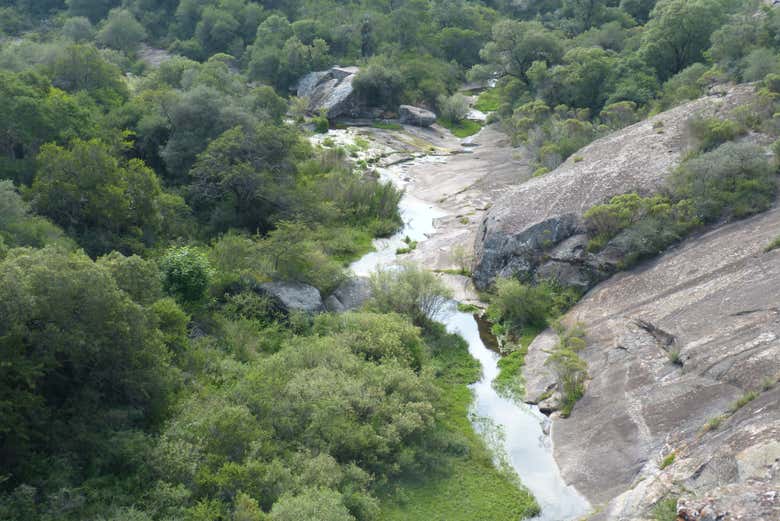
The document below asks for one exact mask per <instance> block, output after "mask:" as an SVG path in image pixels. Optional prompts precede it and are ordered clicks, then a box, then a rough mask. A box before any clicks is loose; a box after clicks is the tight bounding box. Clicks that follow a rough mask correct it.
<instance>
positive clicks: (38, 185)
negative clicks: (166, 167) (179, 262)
mask: <svg viewBox="0 0 780 521" xmlns="http://www.w3.org/2000/svg"><path fill="white" fill-rule="evenodd" d="M37 163H38V173H37V174H36V176H35V180H34V181H33V185H32V187H31V189H30V192H29V193H30V196H31V198H32V205H33V208H35V209H36V210H37V211H38V212H39V213H40V214H42V215H45V216H47V217H49V218H50V219H51V220H52V221H54V222H55V223H57V224H58V225H60V226H61V227H62V228H63V229H65V230H66V231H67V232H68V234H69V235H71V236H72V237H74V238H75V239H76V240H77V241H78V242H79V244H81V245H82V246H83V247H84V248H85V249H86V250H87V251H88V252H89V253H90V254H93V255H98V254H102V253H105V252H107V251H110V250H111V249H118V250H121V251H124V252H138V251H142V250H143V249H144V247H145V246H148V245H150V243H151V242H153V241H154V240H155V239H156V238H157V237H159V236H160V235H161V234H163V233H164V223H163V222H162V215H161V212H160V206H161V205H160V203H161V197H162V195H163V193H162V189H161V187H160V183H159V181H158V179H157V176H156V175H155V173H154V171H152V170H151V169H150V168H148V167H147V166H146V165H145V164H144V163H143V162H142V161H140V160H138V159H131V160H130V161H125V160H122V159H119V158H117V157H116V156H115V155H114V154H113V151H112V150H111V148H110V147H109V146H108V145H105V144H103V143H102V142H100V141H98V140H90V141H81V140H79V139H76V140H74V141H73V142H72V144H71V146H70V147H69V148H67V149H66V148H63V147H60V146H57V145H54V144H48V145H44V146H43V147H41V151H40V154H38V161H37Z"/></svg>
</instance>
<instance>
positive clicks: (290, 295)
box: [259, 281, 324, 313]
mask: <svg viewBox="0 0 780 521" xmlns="http://www.w3.org/2000/svg"><path fill="white" fill-rule="evenodd" d="M259 289H260V290H261V291H263V292H265V293H267V294H269V295H271V296H272V297H274V298H275V299H277V300H278V301H279V302H280V303H281V304H282V305H283V306H284V308H285V309H286V310H287V311H304V312H306V313H319V312H321V311H323V309H324V306H323V304H322V296H321V295H320V290H318V289H317V288H315V287H314V286H309V285H308V284H303V283H301V282H281V281H280V282H264V283H263V284H260V285H259Z"/></svg>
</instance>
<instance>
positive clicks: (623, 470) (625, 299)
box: [524, 207, 780, 521]
mask: <svg viewBox="0 0 780 521" xmlns="http://www.w3.org/2000/svg"><path fill="white" fill-rule="evenodd" d="M778 234H780V208H778V207H775V208H774V209H772V210H770V211H768V212H766V213H764V214H761V215H758V216H755V217H752V218H750V219H747V220H744V221H739V222H734V223H731V224H728V225H726V226H723V227H721V228H718V229H715V230H713V231H711V232H709V233H706V234H704V235H703V236H701V237H694V238H691V239H689V240H687V241H685V242H684V243H682V244H681V245H680V246H678V247H676V248H674V249H673V250H671V251H669V252H668V253H666V254H665V255H663V256H661V257H659V258H657V259H655V260H653V261H650V262H647V263H645V264H643V265H641V266H639V267H638V268H636V269H634V270H632V271H630V272H625V273H620V274H618V275H616V276H614V277H612V278H611V279H610V280H608V281H606V282H603V283H601V284H600V285H599V286H597V287H596V288H595V289H593V290H591V292H590V293H589V294H588V295H586V297H585V298H584V299H583V300H582V301H580V303H578V304H577V305H576V306H575V307H574V308H573V309H572V310H571V311H569V313H567V315H566V316H565V317H564V323H566V324H568V325H572V324H573V323H575V322H582V323H584V325H585V327H586V330H587V337H586V341H587V347H586V349H585V350H583V351H582V352H581V356H582V357H583V359H584V360H585V361H586V362H587V364H588V372H589V375H590V378H591V380H590V381H589V383H588V386H587V390H586V392H585V396H584V397H583V398H582V399H581V400H580V401H579V402H577V404H576V405H575V407H574V410H573V412H572V415H571V416H570V417H569V418H568V419H555V420H554V425H553V429H552V436H553V443H554V447H555V456H556V459H557V461H558V464H559V466H560V468H561V472H562V474H563V477H564V478H565V479H566V480H567V482H569V483H571V484H572V485H574V486H575V487H576V488H577V489H578V490H579V491H580V492H581V493H583V494H584V495H585V496H586V497H587V498H588V499H589V500H590V502H591V503H592V504H594V505H602V508H601V509H600V511H599V513H598V514H596V515H595V517H594V518H593V519H594V520H598V519H603V520H620V521H629V520H640V519H642V520H645V519H650V518H652V515H651V513H650V512H651V510H652V507H653V505H654V504H655V503H656V502H657V501H658V500H660V499H663V498H665V497H682V498H684V499H686V500H687V501H688V505H689V506H691V508H692V509H693V510H697V509H699V508H700V507H702V506H703V505H704V506H706V505H709V506H708V508H711V509H712V511H713V512H715V513H716V514H717V515H721V514H722V515H723V516H725V517H717V516H716V519H719V520H722V519H735V520H736V519H751V520H766V521H769V520H776V519H780V515H778V511H779V509H780V497H778V494H777V491H778V490H780V459H779V458H780V443H779V442H778V440H780V406H778V403H780V385H778V384H775V386H774V387H772V388H771V389H770V390H762V389H763V388H762V386H763V385H764V384H763V382H765V381H772V380H773V379H776V378H777V377H778V376H780V295H778V288H780V250H774V251H771V252H765V251H764V248H765V247H766V245H767V244H769V243H770V242H771V241H772V240H773V239H774V238H776V237H777V236H778ZM574 250H576V248H574V249H573V250H572V251H574ZM553 341H554V334H553V333H552V332H550V331H548V332H545V333H544V334H542V335H540V336H539V337H537V339H536V340H535V341H534V342H533V343H532V344H531V346H530V347H529V353H528V356H527V357H526V367H525V369H524V372H525V376H526V382H527V384H526V389H527V393H528V398H529V400H533V399H534V398H535V397H536V399H538V397H539V396H540V395H541V394H543V393H544V392H545V391H546V390H547V389H548V387H549V386H550V385H551V384H553V383H554V379H553V377H552V375H551V374H549V373H548V372H546V368H545V367H544V365H543V364H544V361H545V359H546V357H547V354H546V353H545V350H547V349H549V346H550V344H551V342H553ZM671 348H674V349H679V350H680V357H681V359H682V362H683V365H682V367H680V366H678V365H674V364H672V363H671V362H670V360H669V355H668V351H669V349H671ZM753 390H755V391H758V392H759V393H760V394H759V395H758V397H757V398H756V399H755V400H753V401H750V402H749V403H747V404H746V405H744V406H743V407H742V408H740V409H739V410H738V411H736V412H735V413H734V414H729V412H728V411H729V408H730V406H731V404H733V403H734V402H735V401H736V400H737V399H739V398H740V397H741V396H743V395H744V394H745V393H747V392H748V391H753ZM534 395H536V396H535V397H534ZM724 414H725V415H726V417H725V419H723V420H722V422H721V424H720V426H719V427H718V428H717V429H713V430H710V431H708V432H702V427H703V426H704V425H705V424H706V423H707V422H708V421H709V420H710V419H712V418H714V417H716V416H719V415H724ZM671 451H675V454H676V458H675V460H674V462H673V463H672V464H671V465H669V466H668V467H666V468H665V469H663V470H660V469H659V463H660V461H661V460H662V459H663V457H664V456H665V455H667V454H669V453H670V452H671ZM772 491H774V495H773V494H772V493H771V492H772ZM707 498H710V499H712V501H710V500H708V499H707ZM713 498H714V499H713ZM705 504H706V505H705ZM698 512H699V514H701V510H698ZM724 512H727V514H724ZM705 513H706V511H705ZM738 513H739V515H737V514H738ZM692 519H696V521H702V520H703V519H706V518H701V517H700V518H692Z"/></svg>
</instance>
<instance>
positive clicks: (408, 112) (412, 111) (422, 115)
mask: <svg viewBox="0 0 780 521" xmlns="http://www.w3.org/2000/svg"><path fill="white" fill-rule="evenodd" d="M398 116H399V118H400V119H401V123H403V124H404V125H414V126H416V127H430V126H431V125H433V124H434V123H436V114H434V113H433V112H431V111H430V110H426V109H422V108H420V107H414V106H412V105H401V106H400V107H398Z"/></svg>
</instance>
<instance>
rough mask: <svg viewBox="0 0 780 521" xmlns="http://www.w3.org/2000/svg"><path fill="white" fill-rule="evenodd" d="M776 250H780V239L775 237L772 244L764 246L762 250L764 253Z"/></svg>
mask: <svg viewBox="0 0 780 521" xmlns="http://www.w3.org/2000/svg"><path fill="white" fill-rule="evenodd" d="M777 248H780V237H775V238H774V240H772V242H770V243H769V244H767V245H766V247H765V248H764V253H769V252H770V251H772V250H776V249H777Z"/></svg>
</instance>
